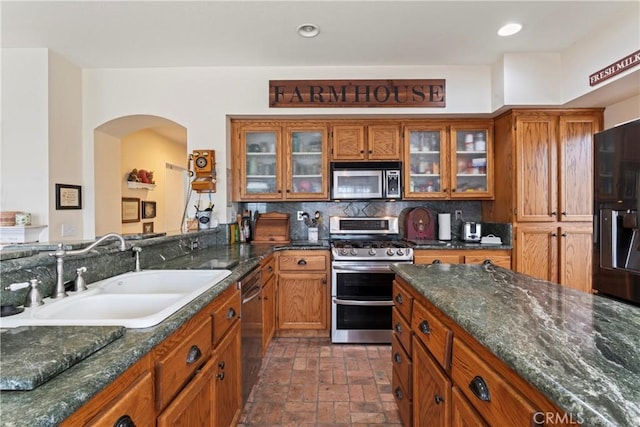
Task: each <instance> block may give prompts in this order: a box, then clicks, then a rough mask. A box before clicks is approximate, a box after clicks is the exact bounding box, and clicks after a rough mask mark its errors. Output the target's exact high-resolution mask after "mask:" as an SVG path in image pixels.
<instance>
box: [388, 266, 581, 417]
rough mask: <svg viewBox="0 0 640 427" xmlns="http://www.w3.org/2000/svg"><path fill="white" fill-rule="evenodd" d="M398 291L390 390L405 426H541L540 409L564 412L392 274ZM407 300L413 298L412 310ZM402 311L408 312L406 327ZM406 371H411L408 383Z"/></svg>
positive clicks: (542, 410)
mask: <svg viewBox="0 0 640 427" xmlns="http://www.w3.org/2000/svg"><path fill="white" fill-rule="evenodd" d="M399 295H400V296H401V297H400V298H399V299H400V300H401V301H402V304H398V303H397V301H396V306H395V307H394V308H393V310H394V314H395V316H394V339H393V342H392V363H393V371H392V372H393V373H392V390H393V393H394V398H395V400H396V402H397V404H398V408H399V411H400V418H401V419H402V423H403V425H404V426H405V427H407V426H416V427H422V426H429V427H449V426H455V427H463V426H464V427H471V426H473V427H483V426H528V427H531V426H537V425H540V424H539V423H538V421H540V420H538V419H537V418H536V414H539V413H540V412H542V413H555V414H563V411H562V410H561V409H559V408H558V407H557V406H556V405H555V404H554V403H552V402H550V401H549V400H548V399H547V398H546V397H545V396H544V395H542V394H541V393H540V392H539V391H538V390H537V389H535V388H534V387H533V386H532V385H531V384H529V383H528V382H527V381H525V380H524V379H522V378H521V377H520V376H519V375H518V374H516V373H515V372H514V371H513V370H511V368H509V367H508V366H507V365H506V364H505V363H504V362H503V361H501V360H500V359H498V358H497V357H496V356H495V355H493V353H491V352H490V351H489V350H487V349H486V348H485V347H483V346H482V345H481V344H480V343H479V342H478V341H477V340H476V339H475V338H473V337H472V336H471V335H469V334H468V333H467V332H466V331H465V330H464V329H463V328H462V327H460V326H459V325H458V324H456V323H455V322H453V321H452V320H451V319H450V318H449V317H447V316H446V315H444V314H443V313H442V312H441V311H440V310H438V308H436V307H435V306H434V305H433V304H431V303H430V302H429V301H428V300H427V299H426V298H425V297H424V296H423V295H422V294H420V293H419V292H418V291H416V290H415V289H414V288H413V287H411V285H410V284H408V283H407V282H405V281H404V280H403V279H401V278H399V277H396V279H395V281H394V300H395V299H396V297H398V296H399ZM407 301H412V302H413V304H412V307H411V308H409V307H408V306H406V303H407ZM402 305H405V307H401V306H402ZM401 312H404V313H410V316H411V321H410V325H411V326H410V329H409V330H407V324H406V322H405V321H404V319H403V316H402V315H401V314H400V313H401ZM396 326H399V329H400V330H401V333H398V330H396ZM403 334H406V335H409V336H410V337H411V341H410V342H411V344H410V345H409V348H411V351H410V353H409V355H410V356H409V355H408V354H407V353H406V352H405V351H404V350H406V348H407V344H406V339H403V337H402V335H403ZM405 338H406V337H405ZM403 341H404V342H403ZM407 372H411V381H410V382H408V381H407V378H406V376H407V374H406V373H407ZM408 387H409V388H410V389H411V391H409V390H407V388H408ZM538 418H539V417H538ZM557 418H558V422H559V423H558V424H554V423H553V422H547V424H545V425H547V426H552V425H553V426H558V425H564V424H562V419H563V418H562V417H557ZM564 419H569V417H566V418H564ZM547 421H549V420H547ZM567 425H568V424H567Z"/></svg>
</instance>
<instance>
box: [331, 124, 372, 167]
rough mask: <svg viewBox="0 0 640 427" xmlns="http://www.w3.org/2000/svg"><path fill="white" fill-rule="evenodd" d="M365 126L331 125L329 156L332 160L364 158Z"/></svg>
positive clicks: (365, 156)
mask: <svg viewBox="0 0 640 427" xmlns="http://www.w3.org/2000/svg"><path fill="white" fill-rule="evenodd" d="M364 138H365V128H364V126H363V125H357V124H349V125H347V124H343V125H334V126H333V127H332V138H331V158H332V159H333V160H365V159H366V158H367V153H366V151H365V139H364Z"/></svg>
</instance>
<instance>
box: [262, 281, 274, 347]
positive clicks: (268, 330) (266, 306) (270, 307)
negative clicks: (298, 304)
mask: <svg viewBox="0 0 640 427" xmlns="http://www.w3.org/2000/svg"><path fill="white" fill-rule="evenodd" d="M275 332H276V279H275V276H271V277H270V278H269V280H267V283H265V284H264V286H263V287H262V353H263V354H266V353H267V348H268V347H269V343H270V342H271V339H272V338H273V335H274V334H275Z"/></svg>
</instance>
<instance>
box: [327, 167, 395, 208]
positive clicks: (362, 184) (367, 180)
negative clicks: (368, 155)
mask: <svg viewBox="0 0 640 427" xmlns="http://www.w3.org/2000/svg"><path fill="white" fill-rule="evenodd" d="M401 171H402V164H401V163H400V162H362V163H359V162H334V163H332V164H331V198H332V199H333V200H354V199H400V198H401V197H402V184H401V183H402V172H401Z"/></svg>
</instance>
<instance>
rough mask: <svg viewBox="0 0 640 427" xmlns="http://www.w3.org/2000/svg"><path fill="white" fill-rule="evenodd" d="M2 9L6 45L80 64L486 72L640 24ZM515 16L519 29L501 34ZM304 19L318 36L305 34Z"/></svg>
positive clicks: (158, 7)
mask: <svg viewBox="0 0 640 427" xmlns="http://www.w3.org/2000/svg"><path fill="white" fill-rule="evenodd" d="M0 7H1V9H0V14H1V27H0V28H1V36H2V37H1V39H2V40H1V45H2V47H22V48H24V47H45V48H49V49H50V50H52V51H55V52H57V53H59V54H61V55H62V56H64V57H66V58H67V59H68V60H70V61H71V62H73V63H74V64H76V65H78V66H80V67H82V68H130V67H185V66H287V67H291V66H316V65H317V66H401V65H447V66H455V65H490V64H492V63H495V62H496V61H498V60H499V59H500V58H501V57H502V55H503V54H504V53H507V52H561V51H563V50H565V49H568V48H570V47H571V46H572V45H573V44H574V43H576V42H578V41H580V40H581V39H583V38H585V37H586V36H589V35H591V36H593V35H594V34H598V32H600V31H602V30H603V29H604V28H606V27H607V26H610V25H615V22H616V21H617V20H618V19H620V18H621V17H623V16H628V15H629V14H632V15H633V16H636V17H638V22H639V28H640V1H639V0H625V1H615V0H605V1H561V0H549V1H544V2H543V1H525V0H514V1H491V2H488V1H479V0H471V1H455V0H449V1H424V0H410V1H400V0H353V1H346V0H334V1H331V0H297V1H279V0H254V1H247V0H231V1H230V0H227V1H223V0H208V1H188V0H177V1H175V0H174V1H165V0H156V1H118V0H111V1H99V0H82V1H78V0H76V1H56V0H53V1H51V0H50V1H30V0H17V1H8V0H2V2H1V5H0ZM511 21H518V22H520V23H522V24H523V26H524V28H523V30H522V31H521V32H520V33H519V34H517V35H515V36H513V37H509V38H503V37H498V36H497V35H496V31H497V29H498V27H500V26H501V25H503V24H505V23H507V22H511ZM305 23H313V24H316V25H318V26H319V27H320V35H319V36H318V37H316V38H312V39H304V38H301V37H299V36H298V35H297V34H296V28H297V27H298V26H299V25H300V24H305ZM639 39H640V35H639ZM604 65H607V64H603V66H604ZM636 74H640V73H636ZM639 87H640V78H638V76H635V77H634V78H629V79H623V80H622V81H620V82H616V84H615V85H607V89H606V90H604V91H600V90H599V91H597V92H598V93H597V94H595V95H591V96H589V97H586V98H585V99H584V100H580V101H579V102H581V103H582V105H574V106H603V105H608V104H606V103H607V102H608V103H613V102H617V101H619V100H620V97H621V96H624V94H625V93H627V94H628V93H630V92H629V90H635V92H632V93H637V92H638V88H639ZM574 104H575V103H574Z"/></svg>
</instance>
